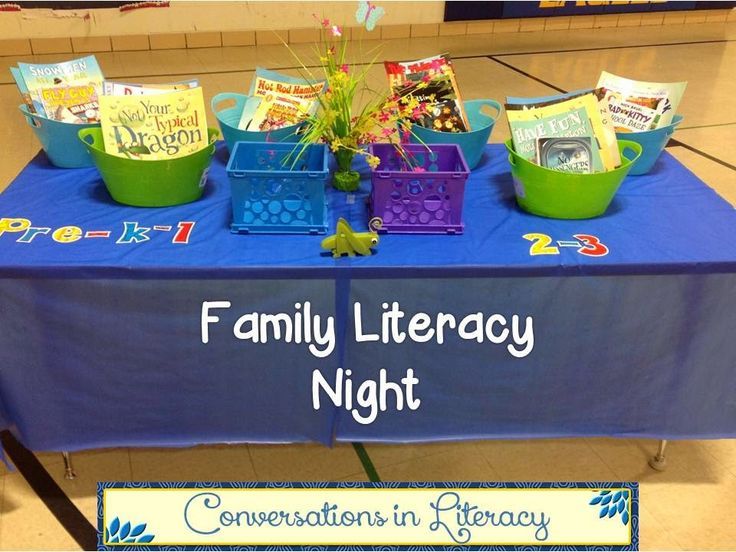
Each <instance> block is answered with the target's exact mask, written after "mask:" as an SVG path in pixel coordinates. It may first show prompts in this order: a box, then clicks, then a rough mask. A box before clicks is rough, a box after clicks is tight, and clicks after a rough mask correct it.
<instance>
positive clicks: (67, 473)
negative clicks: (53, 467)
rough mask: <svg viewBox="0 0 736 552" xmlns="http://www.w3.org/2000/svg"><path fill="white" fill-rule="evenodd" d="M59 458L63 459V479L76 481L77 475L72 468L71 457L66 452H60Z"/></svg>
mask: <svg viewBox="0 0 736 552" xmlns="http://www.w3.org/2000/svg"><path fill="white" fill-rule="evenodd" d="M61 456H62V457H63V458H64V479H76V478H77V474H76V473H75V472H74V466H73V465H72V455H71V454H70V453H68V452H62V453H61Z"/></svg>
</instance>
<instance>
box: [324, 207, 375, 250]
mask: <svg viewBox="0 0 736 552" xmlns="http://www.w3.org/2000/svg"><path fill="white" fill-rule="evenodd" d="M382 225H383V221H382V220H381V219H380V218H378V217H375V218H372V219H371V220H370V222H369V223H368V228H370V230H369V231H368V232H355V231H354V230H353V229H352V228H351V227H350V225H349V224H348V221H346V220H345V219H344V218H342V217H340V218H339V219H338V220H337V231H336V232H335V233H334V234H333V235H332V236H327V237H326V238H325V239H324V240H322V249H329V250H331V251H332V256H333V257H334V258H336V259H337V258H338V257H342V256H343V255H345V254H346V253H347V254H348V255H349V256H350V257H353V256H354V255H356V254H357V255H372V254H373V251H371V247H375V246H376V245H378V229H379V228H380V227H381V226H382Z"/></svg>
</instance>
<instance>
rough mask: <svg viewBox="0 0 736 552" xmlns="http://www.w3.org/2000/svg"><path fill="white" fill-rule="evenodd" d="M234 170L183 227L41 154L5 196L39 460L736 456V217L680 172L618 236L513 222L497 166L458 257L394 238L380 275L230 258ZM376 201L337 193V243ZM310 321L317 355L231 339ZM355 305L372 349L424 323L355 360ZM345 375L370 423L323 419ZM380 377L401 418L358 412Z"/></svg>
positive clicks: (19, 417)
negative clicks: (232, 449)
mask: <svg viewBox="0 0 736 552" xmlns="http://www.w3.org/2000/svg"><path fill="white" fill-rule="evenodd" d="M226 158H227V153H226V151H225V150H224V148H223V147H222V146H219V148H218V153H217V155H216V159H215V161H214V163H213V166H212V168H211V171H210V174H209V181H208V184H207V188H206V191H205V195H204V198H203V199H202V200H201V201H198V202H196V203H193V204H190V205H184V206H179V207H173V208H164V209H138V208H132V207H125V206H121V205H118V204H115V203H114V202H113V201H112V200H111V199H110V197H109V195H108V193H107V191H106V190H105V188H104V185H103V184H102V182H101V181H100V179H99V175H98V174H97V172H96V170H95V169H77V170H60V169H55V168H53V167H51V166H50V165H49V164H48V162H47V160H46V158H45V156H44V155H43V154H39V155H38V156H37V157H36V158H35V159H34V160H33V161H32V162H31V163H30V164H29V165H28V166H27V167H26V168H25V169H24V170H23V172H22V173H21V174H20V175H19V176H18V178H17V179H16V180H15V182H13V183H12V184H11V186H10V187H9V188H8V189H7V190H6V191H5V192H4V193H3V194H2V195H0V219H5V220H4V222H3V221H0V229H2V230H3V231H2V233H0V308H1V309H2V314H3V321H4V323H3V329H2V331H1V332H0V428H10V429H11V430H12V431H13V432H14V433H15V434H16V435H17V437H18V438H19V439H20V440H21V441H22V442H23V444H25V445H26V446H27V447H29V448H31V449H34V450H77V449H84V448H91V447H106V446H149V445H155V446H164V445H171V446H183V445H193V444H201V443H219V442H292V441H320V442H323V443H330V442H333V441H334V440H339V441H355V440H360V441H370V440H375V441H401V442H406V441H426V440H450V439H475V438H494V437H504V438H508V437H537V436H538V437H542V436H545V437H547V436H595V435H600V436H638V437H656V438H722V437H736V339H734V330H733V322H734V313H735V312H736V241H734V239H733V236H734V235H735V234H736V213H734V209H733V207H732V206H730V205H729V204H728V203H726V202H725V201H724V200H722V199H721V198H720V197H719V196H718V195H717V194H716V193H715V192H713V191H712V190H711V189H710V188H708V187H707V186H706V185H705V184H703V183H702V182H701V181H700V180H698V179H697V178H696V177H695V176H694V175H692V174H691V173H690V172H689V171H688V170H687V169H685V168H684V167H683V166H682V165H681V164H680V163H679V162H677V161H676V160H675V159H674V158H673V157H671V156H670V155H669V154H667V153H665V154H663V156H662V158H661V159H660V161H659V162H658V164H657V166H656V167H655V170H654V172H653V173H652V174H651V175H649V176H643V177H630V178H629V179H627V180H626V181H625V183H624V184H623V186H622V188H621V190H620V192H619V194H618V195H617V197H616V199H615V200H614V203H613V204H612V206H611V208H610V209H609V211H608V213H607V214H606V215H605V216H603V217H601V218H598V219H595V220H587V221H559V220H548V219H543V218H538V217H534V216H531V215H527V214H525V213H523V212H521V211H520V210H519V209H518V208H517V207H516V206H515V203H514V199H513V184H512V182H511V176H510V174H509V170H508V164H507V161H506V159H505V154H504V151H503V149H502V146H500V145H490V146H488V148H487V150H486V155H485V159H484V161H482V162H481V164H480V166H479V168H478V169H477V170H476V171H474V173H473V174H472V176H471V178H470V179H469V181H468V187H467V192H466V197H465V222H466V228H465V233H464V234H463V235H460V236H444V235H442V236H407V235H387V236H383V237H382V240H381V243H380V245H379V247H378V253H377V254H376V255H374V256H372V257H365V258H343V259H338V260H335V259H333V258H332V257H331V256H330V255H329V254H321V253H320V247H319V244H320V241H321V239H322V237H321V236H244V235H232V234H231V233H230V232H229V218H230V212H231V211H230V204H229V201H230V195H229V185H228V182H227V178H226V175H225V171H224V164H225V161H226ZM362 172H363V175H364V176H366V177H367V170H366V169H365V167H363V168H362ZM367 189H368V180H367V179H365V178H364V181H363V184H362V188H361V192H360V194H358V195H357V196H355V195H345V194H340V193H332V192H331V193H330V196H329V201H330V217H331V220H332V222H333V224H332V226H331V229H332V228H334V221H335V220H336V218H337V217H338V216H345V217H346V218H348V219H349V220H350V221H351V222H353V223H354V226H356V227H357V228H365V224H366V222H367V218H368V217H367V213H366V205H365V202H364V198H365V195H366V193H367ZM9 219H26V220H9ZM70 226H72V227H75V228H69V227H70ZM65 227H66V228H65ZM525 236H526V237H525ZM540 253H541V254H540ZM222 301H227V302H229V305H230V306H229V308H223V305H224V303H211V304H210V307H212V308H211V309H210V310H209V311H207V312H206V313H203V304H205V302H222ZM307 302H308V303H309V307H310V309H311V313H312V314H319V315H320V316H321V318H320V324H321V325H320V326H319V327H321V328H324V327H325V323H326V321H327V320H329V319H330V318H329V317H332V320H333V321H334V339H332V340H331V341H329V340H327V343H326V344H325V345H317V344H314V345H315V347H314V349H315V350H316V351H317V353H313V352H312V351H310V348H309V347H308V346H307V344H306V343H305V342H304V341H305V340H306V337H305V336H304V335H302V337H303V339H302V343H296V342H294V341H295V337H294V336H292V342H291V343H286V342H285V341H284V340H283V339H281V340H277V339H276V338H275V337H274V335H273V332H270V337H269V339H268V340H267V341H266V342H265V343H261V342H257V343H254V342H252V341H249V340H247V339H238V338H237V337H236V335H235V330H234V326H238V324H237V323H238V320H240V322H241V324H240V325H239V326H238V328H239V329H240V331H241V337H242V336H243V335H246V336H249V337H252V336H253V334H252V333H248V331H249V330H252V324H251V322H252V321H253V320H255V319H256V317H255V316H254V317H253V318H250V317H249V316H248V314H249V313H257V315H258V318H257V322H258V324H260V323H261V322H262V320H263V319H262V318H261V317H260V315H261V314H275V313H283V314H285V315H286V316H287V318H289V320H291V322H292V323H294V328H296V326H297V325H298V324H295V321H296V320H297V319H298V317H297V313H299V315H300V316H302V318H306V314H305V310H306V304H307ZM356 302H359V303H360V305H361V307H362V308H361V313H360V314H361V317H360V320H361V323H362V330H363V332H364V333H376V332H377V331H378V330H379V329H380V327H381V324H380V322H381V315H382V313H383V312H384V310H386V309H384V307H383V304H384V303H385V304H386V307H387V308H388V309H390V308H391V304H392V303H393V302H396V303H398V305H399V306H400V309H401V311H403V312H404V313H405V317H404V318H403V319H402V320H401V321H400V322H401V325H400V326H401V327H400V328H399V330H400V331H404V332H405V331H406V330H407V326H408V319H409V318H411V317H412V316H414V315H415V314H416V313H420V312H423V313H425V314H426V319H425V318H424V317H422V316H421V315H420V316H419V317H418V318H415V322H414V323H413V324H414V326H413V329H414V334H415V337H416V340H414V341H412V340H411V338H410V337H407V338H406V340H405V341H404V342H403V343H397V342H396V340H395V339H393V338H392V337H391V336H390V335H389V336H388V339H387V341H388V342H387V343H383V342H380V341H379V342H375V341H364V342H358V341H357V340H356V335H355V323H356V320H355V309H354V304H355V303H356ZM439 313H442V314H443V315H448V316H449V315H452V316H454V317H455V324H456V327H455V328H452V327H451V326H452V325H451V323H450V322H448V320H449V318H448V317H447V316H446V317H445V319H444V320H445V323H444V325H443V326H442V327H443V330H444V339H443V343H441V344H440V343H438V339H437V333H436V330H437V328H438V327H439V323H438V316H439ZM473 313H480V314H475V315H474V316H471V315H473ZM207 314H208V315H209V316H212V317H217V318H218V320H214V318H212V319H209V318H206V316H205V318H203V315H207ZM241 317H244V318H241ZM476 317H477V318H476ZM515 317H516V318H515ZM529 317H531V320H532V325H531V327H530V324H529ZM309 319H310V320H312V318H309ZM203 320H205V325H206V329H207V336H206V340H207V343H203V329H202V326H203ZM514 320H516V325H515V326H514V324H515V322H514ZM272 322H273V321H272ZM478 322H480V323H481V324H482V326H481V330H482V332H481V333H479V332H477V331H475V330H477V326H478ZM461 323H462V325H463V335H461V334H460V332H459V325H460V324H461ZM284 324H286V322H284ZM264 327H265V329H266V330H267V332H266V334H267V335H268V334H269V331H268V330H269V328H270V329H273V325H271V326H269V325H268V322H266V325H265V326H264ZM429 327H431V328H432V329H434V330H435V333H434V335H433V336H432V337H431V338H430V339H428V340H426V342H420V341H422V339H423V338H422V336H426V335H427V328H429ZM488 328H490V329H488ZM486 329H488V332H485V330H486ZM514 329H516V334H517V335H516V337H514V335H515V334H514V333H513V331H512V330H514ZM532 329H533V338H534V341H533V346H532V343H531V341H530V339H529V338H530V336H531V335H532V333H531V330H532ZM284 330H285V326H284ZM294 331H296V330H294ZM327 335H330V334H327ZM399 337H400V336H399ZM282 338H283V335H282ZM312 338H314V335H313V336H312ZM478 339H479V340H480V341H481V342H478ZM324 349H328V352H329V354H326V355H325V356H318V355H319V354H321V353H319V350H324ZM512 351H513V352H512ZM339 368H343V369H345V370H350V373H349V375H348V373H347V372H342V376H343V378H344V379H345V380H347V379H350V380H351V381H352V382H353V384H354V387H353V393H348V395H350V397H351V400H352V401H353V403H354V405H353V406H354V407H356V411H355V415H354V413H353V412H352V411H351V410H350V409H346V408H345V404H344V394H343V395H341V400H342V401H343V402H342V403H341V404H339V405H338V406H336V405H335V404H334V403H335V402H336V400H337V399H336V398H334V400H330V398H329V396H328V393H327V389H328V387H327V386H328V385H329V386H330V389H332V388H333V387H336V386H337V384H336V383H335V378H336V377H337V373H338V369H339ZM381 368H385V369H386V373H385V374H386V376H385V377H386V379H387V380H388V381H394V382H399V380H400V379H401V378H407V377H408V376H407V374H409V375H411V374H410V373H408V372H407V371H408V369H412V370H413V376H414V377H415V378H416V379H418V383H415V384H413V386H411V385H409V384H411V380H405V383H404V384H403V385H401V386H400V387H398V389H400V391H401V392H402V403H403V404H402V406H403V409H402V410H400V411H399V410H397V409H396V406H397V402H396V396H397V394H396V392H395V390H396V388H395V387H394V388H391V389H388V391H387V392H386V396H387V402H386V409H385V410H380V409H378V410H377V411H375V412H372V411H371V408H370V407H369V406H365V407H362V406H359V404H360V403H359V402H358V401H359V397H360V396H362V397H363V398H364V399H366V401H365V403H364V404H366V405H370V401H369V400H368V399H370V398H371V396H372V395H371V392H372V387H371V385H370V384H367V385H364V386H363V387H360V391H359V392H358V390H359V386H360V385H361V383H362V382H364V381H377V382H379V383H380V377H381V376H380V370H381ZM315 370H316V371H318V372H315ZM320 378H322V379H320ZM315 381H317V382H320V381H321V382H322V384H317V394H318V396H319V398H320V408H319V409H315V408H314V405H313V396H312V390H313V386H314V385H315ZM409 387H411V391H412V393H413V395H412V396H411V397H410V396H408V391H409ZM356 392H357V395H356ZM361 393H362V395H361ZM417 401H419V402H417ZM410 406H413V407H416V408H413V409H412V408H410ZM374 415H375V416H374ZM372 418H374V419H372ZM366 421H370V423H366Z"/></svg>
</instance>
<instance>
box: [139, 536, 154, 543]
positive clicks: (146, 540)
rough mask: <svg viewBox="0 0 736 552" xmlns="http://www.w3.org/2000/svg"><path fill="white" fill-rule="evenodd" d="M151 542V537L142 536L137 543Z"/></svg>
mask: <svg viewBox="0 0 736 552" xmlns="http://www.w3.org/2000/svg"><path fill="white" fill-rule="evenodd" d="M152 540H153V535H143V536H142V537H141V538H139V539H138V542H139V543H141V542H142V543H146V542H151V541H152Z"/></svg>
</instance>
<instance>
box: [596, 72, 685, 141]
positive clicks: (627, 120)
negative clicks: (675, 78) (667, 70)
mask: <svg viewBox="0 0 736 552" xmlns="http://www.w3.org/2000/svg"><path fill="white" fill-rule="evenodd" d="M686 86H687V82H646V81H636V80H632V79H627V78H624V77H619V76H617V75H614V74H612V73H608V72H606V71H603V72H601V76H600V78H599V79H598V85H597V87H598V88H600V89H601V90H602V97H603V98H605V101H606V103H607V104H608V107H609V109H610V112H611V117H612V119H613V123H614V126H615V129H616V132H642V131H647V130H654V129H657V128H661V127H664V126H667V125H669V124H670V123H671V122H672V117H674V115H675V113H676V111H677V108H678V106H679V105H680V100H681V99H682V96H683V94H684V93H685V87H686Z"/></svg>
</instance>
